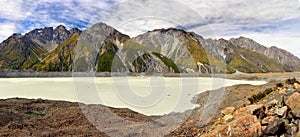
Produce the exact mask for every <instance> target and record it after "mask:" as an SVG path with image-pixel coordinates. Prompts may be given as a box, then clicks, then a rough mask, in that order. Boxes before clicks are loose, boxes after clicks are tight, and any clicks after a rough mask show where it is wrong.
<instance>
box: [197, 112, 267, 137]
mask: <svg viewBox="0 0 300 137" xmlns="http://www.w3.org/2000/svg"><path fill="white" fill-rule="evenodd" d="M261 134H262V130H261V124H260V122H259V121H258V120H257V118H256V116H253V115H249V114H248V115H244V116H242V117H238V118H236V119H235V120H233V121H231V122H229V123H227V124H225V125H222V126H219V127H216V128H215V129H214V130H212V131H211V132H210V133H208V134H205V135H203V136H204V137H216V136H225V137H227V136H232V137H240V136H243V137H253V136H260V135H261Z"/></svg>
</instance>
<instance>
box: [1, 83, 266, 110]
mask: <svg viewBox="0 0 300 137" xmlns="http://www.w3.org/2000/svg"><path fill="white" fill-rule="evenodd" d="M265 83H266V82H265V81H248V80H229V79H222V78H203V77H192V78H191V77H190V78H189V77H184V78H179V77H177V78H174V77H173V78H172V77H96V78H94V77H91V78H1V79H0V98H2V99H5V98H12V97H20V98H30V99H32V98H42V99H49V100H64V101H72V102H82V103H86V104H103V105H107V106H111V107H118V108H130V109H132V110H134V111H137V112H139V113H142V114H145V115H162V114H167V113H170V112H183V111H185V110H188V109H193V108H194V107H196V105H195V104H192V103H191V100H192V98H193V97H194V96H195V95H196V94H199V93H201V92H203V91H206V90H213V89H218V88H221V87H224V86H232V85H237V84H252V85H261V84H265ZM220 99H221V98H220Z"/></svg>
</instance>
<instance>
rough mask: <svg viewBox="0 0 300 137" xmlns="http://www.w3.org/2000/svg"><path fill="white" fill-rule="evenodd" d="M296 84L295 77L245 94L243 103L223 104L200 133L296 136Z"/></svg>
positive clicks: (299, 98)
mask: <svg viewBox="0 0 300 137" xmlns="http://www.w3.org/2000/svg"><path fill="white" fill-rule="evenodd" d="M299 89H300V84H299V82H298V81H297V80H296V79H288V80H286V82H285V83H277V84H276V87H274V88H268V89H265V90H264V91H263V92H260V93H257V94H254V95H252V96H251V97H249V98H248V100H249V101H250V104H247V105H245V106H243V107H239V108H236V107H227V108H225V109H224V110H223V111H221V112H222V115H223V116H221V117H220V118H219V119H218V121H216V122H215V123H214V124H213V125H212V126H211V129H210V130H209V131H207V133H206V134H204V135H202V136H203V137H216V136H234V137H235V136H243V137H253V136H262V137H269V136H271V137H273V136H274V137H275V136H278V137H279V136H280V137H299V136H300V132H299V128H300V94H299V91H300V90H299Z"/></svg>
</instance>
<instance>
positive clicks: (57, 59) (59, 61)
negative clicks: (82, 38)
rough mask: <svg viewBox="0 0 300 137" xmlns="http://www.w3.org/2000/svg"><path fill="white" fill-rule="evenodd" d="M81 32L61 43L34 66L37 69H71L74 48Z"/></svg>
mask: <svg viewBox="0 0 300 137" xmlns="http://www.w3.org/2000/svg"><path fill="white" fill-rule="evenodd" d="M78 38H79V34H78V33H77V34H74V35H72V36H71V37H70V38H68V39H67V40H65V41H64V42H63V43H61V44H60V45H59V46H58V47H57V48H56V49H55V50H54V51H53V52H52V53H51V54H50V55H48V56H47V57H45V58H44V59H43V60H42V61H41V62H39V63H38V64H36V65H34V66H33V67H32V69H33V70H37V71H71V70H72V64H73V59H74V48H75V46H76V44H77V41H78Z"/></svg>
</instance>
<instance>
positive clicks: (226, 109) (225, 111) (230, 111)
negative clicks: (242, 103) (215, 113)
mask: <svg viewBox="0 0 300 137" xmlns="http://www.w3.org/2000/svg"><path fill="white" fill-rule="evenodd" d="M234 110H235V107H227V108H225V109H224V110H222V112H221V113H222V114H223V115H231V114H232V113H233V112H234Z"/></svg>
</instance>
